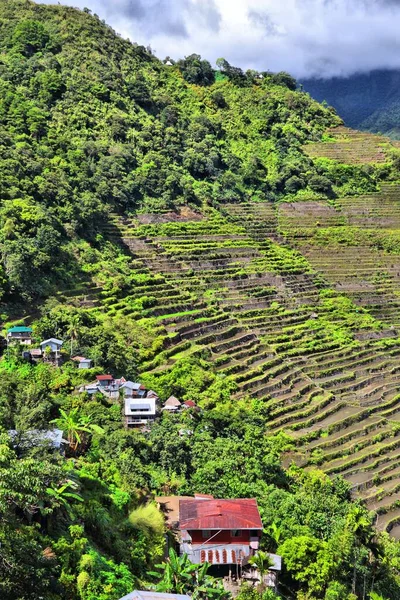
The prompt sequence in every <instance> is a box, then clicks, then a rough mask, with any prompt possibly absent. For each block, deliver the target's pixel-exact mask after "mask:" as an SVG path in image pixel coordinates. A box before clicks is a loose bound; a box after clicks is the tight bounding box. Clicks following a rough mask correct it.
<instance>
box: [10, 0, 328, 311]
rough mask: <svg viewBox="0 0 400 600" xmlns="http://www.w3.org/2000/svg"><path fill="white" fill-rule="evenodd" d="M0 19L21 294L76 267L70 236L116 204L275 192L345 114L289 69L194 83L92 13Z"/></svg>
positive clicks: (14, 260)
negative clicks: (305, 89) (301, 87)
mask: <svg viewBox="0 0 400 600" xmlns="http://www.w3.org/2000/svg"><path fill="white" fill-rule="evenodd" d="M0 19H1V22H0V26H1V30H0V33H1V38H0V39H1V41H0V49H1V51H2V55H1V87H0V94H1V101H2V102H1V106H2V108H1V114H0V122H1V137H2V140H3V141H2V147H1V158H2V170H3V171H2V177H1V181H2V187H1V190H0V193H1V197H2V198H3V200H4V204H3V208H2V212H1V215H0V223H1V226H2V230H1V231H2V233H1V235H0V246H1V247H0V250H1V255H2V263H3V269H4V272H3V290H4V293H8V294H10V293H12V294H14V301H15V299H16V298H15V296H16V295H17V296H18V295H21V294H22V295H23V296H24V298H26V299H29V297H31V298H36V297H38V296H43V295H46V294H48V293H49V291H51V290H52V289H54V286H55V284H57V285H59V283H60V281H65V282H67V281H68V280H70V279H71V273H72V272H75V276H76V275H77V274H78V272H79V266H78V265H77V264H76V260H75V257H74V255H73V252H72V250H71V246H70V242H71V240H72V241H73V240H74V239H75V238H76V237H83V238H89V239H92V240H93V239H94V238H95V235H96V233H98V232H99V223H101V222H103V221H104V220H105V219H107V210H108V209H109V208H112V209H115V210H117V211H126V210H137V209H146V210H150V211H157V210H165V209H173V208H175V207H177V206H180V205H185V204H190V205H195V206H201V204H202V203H203V202H204V201H210V202H218V201H220V200H221V199H223V197H224V198H226V199H229V198H230V199H233V200H234V199H240V198H242V197H249V196H257V195H258V196H263V197H264V196H266V195H267V196H268V197H269V198H271V199H273V198H275V197H279V195H280V194H282V192H283V191H284V189H285V183H286V181H287V180H288V179H290V178H291V176H292V175H298V174H300V175H304V176H305V179H304V182H303V185H306V184H307V177H308V178H309V177H311V176H312V174H315V170H314V167H313V165H312V163H311V162H310V161H309V160H308V159H307V157H306V156H305V155H304V154H303V153H302V152H301V150H300V146H301V144H302V143H304V142H305V141H306V140H307V139H309V138H315V139H317V138H318V136H320V135H321V133H322V132H323V131H324V129H325V128H326V127H327V126H328V125H333V124H335V123H338V122H339V120H338V119H337V118H336V117H335V116H334V115H333V114H332V113H331V112H329V111H328V110H326V109H324V108H322V107H321V106H320V105H318V104H317V103H316V102H313V101H311V100H309V99H308V98H307V97H306V96H305V95H302V94H298V93H296V92H293V91H291V89H289V88H288V87H286V85H289V86H290V87H291V83H292V82H291V81H289V83H287V81H286V80H285V78H281V79H279V78H278V79H276V80H275V79H273V78H271V77H270V76H269V77H265V78H264V79H261V80H260V79H258V78H257V77H256V75H250V76H249V77H245V76H243V75H242V77H241V78H239V80H237V72H236V71H233V74H232V73H231V71H232V68H230V66H229V65H227V67H226V74H225V75H222V81H218V82H216V83H214V84H213V85H205V86H202V87H201V86H194V85H190V84H188V83H186V81H185V80H184V78H183V76H182V73H181V71H180V69H179V68H178V67H177V66H175V67H170V66H166V65H164V64H162V63H161V62H160V61H159V60H157V59H156V58H155V57H153V56H152V55H151V54H149V53H148V52H147V51H146V49H145V48H143V47H140V46H135V45H132V44H131V43H129V42H127V41H124V40H122V39H121V38H119V37H118V36H116V35H115V34H114V32H113V31H112V30H111V29H110V28H109V27H107V26H105V25H104V24H103V23H101V22H100V21H99V20H98V19H97V18H94V17H92V16H90V15H89V14H86V13H85V12H76V11H74V10H73V9H68V8H65V7H61V6H40V5H36V4H34V3H32V2H29V1H28V2H8V1H6V0H2V1H1V2H0ZM239 71H240V70H239ZM230 78H231V79H232V81H230V80H229V79H230ZM219 79H221V77H220V78H219ZM275 81H277V82H280V83H282V85H281V86H277V85H275ZM306 174H307V175H306ZM33 213H35V214H33ZM22 240H23V243H22ZM66 262H67V263H68V267H67V268H66V269H64V268H63V267H61V263H66ZM32 275H33V277H32Z"/></svg>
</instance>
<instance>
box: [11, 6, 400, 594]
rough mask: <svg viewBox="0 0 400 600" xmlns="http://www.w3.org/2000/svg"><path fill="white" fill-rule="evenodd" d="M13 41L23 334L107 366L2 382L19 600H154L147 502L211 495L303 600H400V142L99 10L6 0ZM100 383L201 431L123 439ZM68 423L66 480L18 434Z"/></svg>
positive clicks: (155, 534)
mask: <svg viewBox="0 0 400 600" xmlns="http://www.w3.org/2000/svg"><path fill="white" fill-rule="evenodd" d="M0 40H1V41H0V44H1V54H0V99H1V103H0V106H1V109H0V110H1V112H0V128H1V134H2V137H1V149H0V168H1V173H2V177H1V180H0V194H1V200H2V202H1V206H0V226H1V230H0V253H1V261H2V265H3V271H2V290H3V296H2V319H3V322H4V330H5V329H6V328H7V326H8V325H9V324H22V323H26V324H30V325H32V327H33V335H34V339H35V341H39V340H40V339H44V338H49V337H51V336H56V337H59V338H61V339H63V340H64V342H65V343H64V347H68V351H70V352H71V354H77V355H83V356H88V357H90V358H91V359H92V360H93V361H94V364H95V367H94V369H92V370H90V371H89V372H80V371H81V370H80V369H77V368H76V366H75V365H74V364H73V362H72V361H69V360H66V362H65V364H64V365H63V366H62V367H61V368H54V367H53V366H52V365H50V364H46V363H40V364H38V365H30V364H27V363H26V361H24V360H23V359H22V356H21V349H20V348H18V347H14V348H12V347H10V348H8V351H7V352H5V353H4V354H3V357H2V359H1V360H0V375H1V380H2V388H1V390H0V427H1V429H0V432H1V433H0V481H1V482H2V484H1V486H0V512H1V520H0V557H1V560H0V596H1V597H2V598H3V597H4V598H5V600H25V598H32V597H42V598H45V600H93V599H94V598H96V600H98V599H101V600H118V598H120V597H121V596H123V595H124V594H125V593H128V592H129V591H130V590H132V589H133V588H134V587H137V588H148V587H149V586H151V585H155V584H156V583H157V582H158V581H159V577H158V576H156V575H154V565H157V563H158V562H159V560H160V557H161V556H162V553H163V542H164V527H163V523H162V519H160V515H159V513H158V511H157V508H156V507H155V505H154V504H151V501H152V499H154V497H155V496H156V495H157V494H168V493H179V494H183V495H185V494H189V495H193V494H194V493H203V494H213V495H215V496H216V497H256V498H257V501H258V503H259V506H260V509H261V512H262V516H263V524H264V526H265V530H266V534H265V537H264V540H263V547H264V548H265V549H266V550H267V551H269V552H278V553H280V554H281V555H282V556H283V558H284V564H285V571H284V572H283V573H282V590H283V593H284V595H285V597H286V596H288V597H290V598H293V599H294V598H297V599H298V600H300V599H303V598H306V597H307V598H315V599H318V600H319V599H320V600H322V599H325V600H326V599H327V598H338V599H339V598H343V599H345V598H346V599H349V598H350V597H354V595H353V596H352V595H351V594H352V593H353V592H354V591H355V594H356V595H355V597H356V598H363V597H365V596H366V595H367V594H369V593H370V591H372V590H373V589H374V590H375V591H376V592H380V593H382V595H383V596H384V597H387V598H389V599H390V600H396V598H398V597H399V589H400V574H399V571H398V556H400V546H399V544H398V543H397V542H396V541H395V540H394V538H392V539H391V538H389V537H388V536H387V534H385V533H382V532H383V531H384V530H386V529H388V530H392V532H393V534H394V535H397V533H398V523H399V512H398V506H397V503H398V502H399V491H398V490H399V475H398V465H399V460H400V450H399V448H400V444H399V426H398V422H399V416H398V415H399V411H400V408H399V405H400V396H399V392H400V380H399V374H398V365H397V358H398V354H399V352H400V339H399V336H398V332H397V328H398V326H399V325H400V322H399V318H398V312H399V310H398V309H399V300H398V298H399V295H400V279H399V272H400V264H399V256H400V245H399V231H400V222H399V212H398V194H399V179H400V176H399V148H398V145H397V144H396V143H395V142H393V143H392V142H390V141H389V140H388V139H386V138H384V137H382V136H373V135H370V134H365V133H360V132H357V131H352V130H349V129H347V128H345V127H343V126H342V125H341V121H340V119H339V118H338V117H337V116H336V115H335V114H333V113H332V111H330V110H328V109H326V108H324V107H323V106H321V105H319V104H318V103H317V102H315V101H313V100H311V99H310V98H309V96H308V95H307V94H304V93H302V92H299V91H295V90H294V89H293V87H294V85H293V80H292V79H291V78H290V77H289V76H287V75H285V74H278V75H271V74H267V73H265V74H255V73H248V74H243V73H242V72H241V71H240V69H235V68H234V67H231V66H230V65H228V64H227V63H226V61H222V62H221V71H220V72H218V73H217V75H216V76H215V75H214V74H213V70H212V69H211V67H210V66H209V65H207V64H204V61H203V62H202V61H201V60H200V59H199V57H196V56H192V57H187V58H186V59H185V60H184V61H178V63H176V64H175V65H164V64H163V63H161V62H160V61H158V60H157V59H156V58H155V57H154V56H152V55H151V54H149V52H148V51H147V50H146V49H144V48H142V47H138V46H135V45H132V44H130V43H129V42H127V41H124V40H122V39H121V38H120V37H119V36H117V35H116V34H115V33H114V32H113V31H112V30H111V29H110V28H108V27H107V26H106V25H105V24H103V23H101V22H100V21H99V19H98V18H96V17H95V16H91V15H90V14H88V12H85V11H83V12H81V11H77V10H74V9H69V8H66V7H64V6H40V5H36V4H33V3H31V2H29V1H18V0H15V1H12V2H10V1H7V2H6V1H5V0H0ZM260 75H261V76H260ZM67 358H68V356H67ZM102 372H103V373H104V372H107V373H109V372H111V373H112V374H113V375H114V376H125V377H126V378H131V379H136V378H137V379H139V380H140V381H141V382H142V383H143V384H145V385H146V386H147V387H148V388H150V387H151V388H152V389H154V390H155V391H156V392H157V394H159V396H160V399H161V401H162V402H164V401H165V400H166V399H167V398H168V397H169V396H170V395H171V394H174V395H176V396H177V397H178V398H180V399H181V400H194V401H195V402H196V403H197V404H198V406H199V407H200V409H201V410H200V412H198V411H196V410H195V411H190V410H189V411H184V410H182V411H181V412H180V413H178V414H175V415H168V414H166V411H164V412H163V413H161V412H160V414H159V415H158V418H157V420H156V422H155V423H154V425H153V426H152V427H151V428H150V431H140V432H138V431H132V430H126V429H125V428H124V426H123V423H122V419H121V409H122V406H121V404H120V403H119V402H115V403H110V402H108V401H107V400H106V399H105V398H104V397H102V395H100V394H99V395H95V396H89V395H86V394H82V393H78V391H77V390H78V389H79V388H80V387H81V386H82V385H83V384H85V383H88V382H89V381H91V380H93V379H94V377H95V376H96V375H99V374H101V373H102ZM54 424H56V425H57V426H59V427H61V428H62V429H63V431H64V434H66V435H67V437H68V438H70V440H72V443H69V444H68V446H67V450H66V457H63V456H61V455H58V454H55V453H54V452H52V451H51V449H50V448H48V447H29V446H28V447H27V446H26V445H25V446H24V445H23V444H21V443H18V445H17V446H15V445H14V444H12V443H11V441H10V438H9V436H8V434H7V431H8V430H18V431H22V432H24V431H26V430H28V431H31V430H37V429H47V428H49V427H53V426H54ZM76 434H78V437H76ZM292 463H294V464H292ZM283 465H286V466H289V465H291V467H290V468H284V467H283ZM316 467H317V468H316ZM318 469H322V471H320V470H318ZM323 471H326V473H328V474H329V475H332V476H333V477H332V478H330V477H328V476H326V474H324V472H323ZM338 473H340V474H343V477H344V479H343V480H341V479H337V478H335V477H334V475H335V474H338ZM352 492H353V495H352ZM355 497H358V498H360V497H361V498H362V499H363V500H364V501H365V502H363V503H358V502H357V501H354V498H355ZM138 508H139V512H136V511H137V509H138ZM370 510H371V511H372V512H371V513H370V512H369V511H370ZM132 512H133V514H132ZM143 512H144V514H143ZM374 523H375V524H376V525H377V528H378V530H377V531H376V530H375V528H374ZM160 577H161V576H160ZM183 578H184V579H185V584H186V585H188V584H187V581H188V578H187V576H186V575H185V574H183ZM178 579H179V578H178ZM179 583H180V581H178V582H177V583H176V587H174V588H173V589H171V582H169V584H168V581H167V584H168V585H169V586H170V587H168V590H169V591H177V589H181V588H179V587H178V584H179ZM162 585H165V581H164V582H163V584H161V588H162ZM192 587H193V582H192ZM162 589H164V590H165V589H166V588H165V587H164V588H162ZM196 591H197V592H198V594H199V600H206V598H207V597H209V596H207V592H204V591H203V590H202V589H201V588H200V589H199V590H196ZM250 595H251V598H252V600H254V598H255V597H257V598H258V597H260V598H261V594H259V593H258V592H257V590H250V591H248V590H247V591H246V590H243V592H242V593H241V595H240V596H239V598H240V600H246V599H248V598H249V596H250ZM274 596H275V594H273V593H271V595H269V598H273V599H274V600H275V598H274ZM213 597H215V598H218V597H221V600H222V599H223V598H224V596H222V595H220V594H219V591H218V590H217V589H214V591H213Z"/></svg>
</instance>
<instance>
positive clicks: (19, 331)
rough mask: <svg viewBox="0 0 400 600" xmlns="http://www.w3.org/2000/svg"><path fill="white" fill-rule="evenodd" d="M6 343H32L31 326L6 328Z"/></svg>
mask: <svg viewBox="0 0 400 600" xmlns="http://www.w3.org/2000/svg"><path fill="white" fill-rule="evenodd" d="M7 343H8V344H12V343H14V344H15V343H20V344H26V345H30V344H32V328H31V327H22V326H21V327H19V326H18V327H11V328H10V329H8V330H7Z"/></svg>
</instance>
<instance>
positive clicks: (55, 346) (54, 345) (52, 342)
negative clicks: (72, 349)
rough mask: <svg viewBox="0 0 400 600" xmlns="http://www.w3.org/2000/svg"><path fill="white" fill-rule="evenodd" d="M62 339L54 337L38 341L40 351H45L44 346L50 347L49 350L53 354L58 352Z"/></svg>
mask: <svg viewBox="0 0 400 600" xmlns="http://www.w3.org/2000/svg"><path fill="white" fill-rule="evenodd" d="M63 343H64V342H63V341H62V340H57V339H56V338H49V339H48V340H44V342H40V344H39V346H40V349H41V351H42V354H44V353H45V350H46V348H50V350H51V352H52V353H54V354H58V353H59V352H60V350H61V346H62V345H63Z"/></svg>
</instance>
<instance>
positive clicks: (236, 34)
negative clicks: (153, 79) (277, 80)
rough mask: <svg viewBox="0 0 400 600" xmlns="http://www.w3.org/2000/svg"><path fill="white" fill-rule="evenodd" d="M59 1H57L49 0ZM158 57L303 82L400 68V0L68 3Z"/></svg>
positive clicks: (84, 0)
mask: <svg viewBox="0 0 400 600" xmlns="http://www.w3.org/2000/svg"><path fill="white" fill-rule="evenodd" d="M45 1H46V3H47V4H51V3H52V2H51V0H45ZM62 3H63V4H73V5H76V6H79V7H80V8H83V7H84V6H87V7H88V8H90V9H91V10H92V11H93V12H96V13H97V14H98V15H99V16H100V17H101V18H104V19H105V20H106V21H107V22H108V23H110V25H112V26H113V27H114V29H116V30H117V31H118V32H119V33H121V34H122V35H123V36H124V37H129V38H130V39H131V40H132V41H136V42H138V43H140V44H143V45H146V46H147V45H148V44H150V45H151V47H152V48H153V49H154V50H155V52H156V54H157V56H159V57H160V58H164V57H165V56H167V55H169V56H171V57H174V58H180V57H182V56H183V55H187V54H191V53H193V52H196V53H198V54H201V55H202V56H203V57H205V58H207V59H208V60H210V61H211V62H212V63H214V62H215V60H216V59H217V58H218V57H220V56H223V57H224V58H226V59H227V60H228V61H229V62H231V63H232V64H234V65H236V66H241V67H242V68H244V69H247V68H255V69H259V70H268V69H269V70H271V71H279V70H285V71H289V72H291V73H292V74H293V75H295V76H297V77H305V76H310V75H323V76H330V75H346V74H350V73H353V72H363V71H369V70H372V69H376V68H399V67H400V36H399V33H398V28H399V23H400V1H399V0H71V1H69V0H62Z"/></svg>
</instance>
